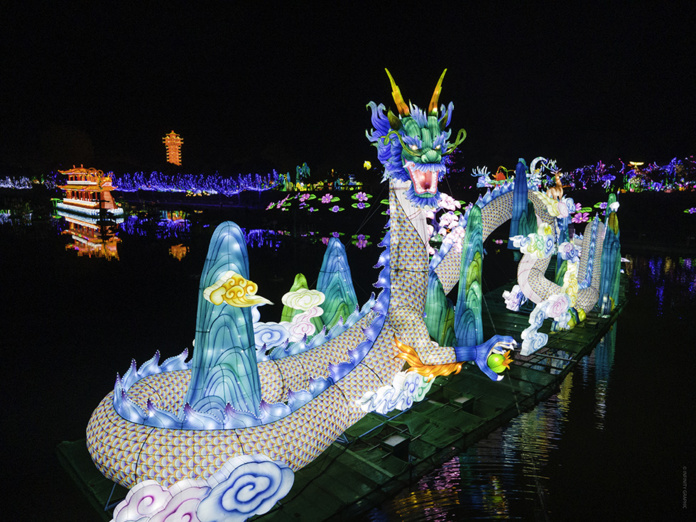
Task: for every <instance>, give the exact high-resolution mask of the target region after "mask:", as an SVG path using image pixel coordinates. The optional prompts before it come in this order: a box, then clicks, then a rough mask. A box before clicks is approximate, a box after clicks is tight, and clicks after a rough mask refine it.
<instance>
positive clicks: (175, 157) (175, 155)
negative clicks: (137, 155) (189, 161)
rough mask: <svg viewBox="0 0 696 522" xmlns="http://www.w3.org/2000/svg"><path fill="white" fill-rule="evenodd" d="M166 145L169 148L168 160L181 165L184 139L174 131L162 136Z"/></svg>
mask: <svg viewBox="0 0 696 522" xmlns="http://www.w3.org/2000/svg"><path fill="white" fill-rule="evenodd" d="M162 142H163V143H164V146H165V147H166V148H167V162H169V163H172V164H173V165H179V166H180V165H181V145H183V143H184V140H183V139H182V138H181V136H179V135H178V134H177V133H176V132H174V131H172V132H170V133H169V134H167V135H166V136H165V137H164V138H162Z"/></svg>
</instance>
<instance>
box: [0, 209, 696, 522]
mask: <svg viewBox="0 0 696 522" xmlns="http://www.w3.org/2000/svg"><path fill="white" fill-rule="evenodd" d="M376 210H377V209H376V207H373V208H372V209H369V210H367V211H363V213H361V214H355V215H352V216H351V218H350V219H348V218H347V216H348V213H345V215H344V216H342V217H341V219H342V220H343V228H341V227H340V225H341V220H336V219H334V217H332V216H327V217H326V219H324V218H316V217H313V218H312V219H313V221H310V222H313V223H314V226H311V227H310V226H309V225H308V224H307V223H306V222H304V221H303V222H298V221H297V220H296V219H293V218H292V215H286V216H281V217H280V218H278V219H277V221H276V222H273V223H269V222H266V223H260V224H259V229H263V228H266V229H267V228H271V229H272V230H273V231H275V232H276V233H262V232H259V233H258V234H256V236H255V237H256V238H257V239H258V241H256V244H257V245H258V246H250V248H249V255H250V261H251V263H250V265H251V279H252V280H254V281H255V282H257V283H258V284H259V292H258V293H259V295H263V296H264V297H267V298H269V299H271V300H272V301H273V302H276V303H279V304H278V305H277V306H275V307H269V308H268V309H262V320H278V317H279V316H280V312H281V310H282V306H281V305H280V297H281V296H282V294H283V293H285V292H286V291H287V290H289V288H290V286H291V285H292V281H293V278H294V275H295V274H296V273H297V272H298V271H301V272H303V273H304V274H305V275H306V276H307V279H308V282H309V283H310V286H312V285H313V283H315V282H316V278H317V276H318V271H319V268H320V266H321V259H322V256H323V252H324V246H323V244H322V242H321V237H327V236H328V235H329V233H330V232H332V231H334V230H343V231H344V235H343V236H341V239H342V241H343V242H344V244H347V245H348V246H347V254H348V259H349V262H350V265H351V270H352V272H353V278H354V280H355V281H356V291H357V293H358V297H359V299H360V302H361V303H362V302H364V300H365V299H366V298H367V297H368V296H369V293H370V292H371V291H372V290H373V288H372V286H371V284H372V282H374V281H375V280H376V278H377V273H378V271H377V270H376V269H374V268H372V266H373V265H374V263H375V262H376V260H377V255H378V252H379V249H378V248H377V246H376V244H377V243H378V242H379V240H380V238H381V234H382V232H383V226H384V223H385V222H386V218H385V217H384V216H382V215H380V214H379V213H378V212H376ZM276 216H278V214H276ZM368 216H371V218H370V219H367V218H368ZM251 218H253V219H254V220H256V219H261V218H258V217H257V216H256V215H255V214H254V215H252V214H250V213H249V212H245V211H241V210H229V211H226V212H217V213H214V212H209V211H204V212H203V213H202V214H190V215H189V224H188V225H187V227H186V228H185V229H181V230H179V231H174V232H172V231H169V232H166V231H163V230H164V229H163V228H162V227H160V228H159V229H158V228H157V226H154V225H152V226H150V228H147V227H142V230H143V232H142V233H137V232H136V231H135V229H131V232H130V233H125V232H123V231H122V232H120V235H121V239H122V241H121V242H120V243H119V244H118V255H119V259H118V260H112V261H107V260H105V259H100V258H94V257H93V258H89V257H79V256H78V255H77V253H76V252H75V251H74V250H70V249H68V250H66V245H67V244H69V243H70V238H69V237H68V236H66V235H61V234H60V230H61V229H62V228H63V227H64V224H63V223H61V222H60V221H47V220H43V221H37V220H35V221H34V222H32V223H31V224H28V225H22V226H19V225H8V224H5V225H2V226H0V299H1V301H2V308H1V309H0V310H1V313H0V346H1V347H2V351H1V352H0V353H1V354H2V381H1V382H2V385H1V388H0V390H1V392H2V399H3V415H2V430H1V435H0V437H1V439H0V440H1V441H2V448H3V449H4V452H3V453H4V455H3V456H4V458H3V480H2V487H3V493H4V495H3V498H4V499H5V504H6V505H5V508H4V509H5V511H6V512H7V513H10V514H11V515H10V516H11V517H14V518H9V520H77V521H81V520H85V521H87V520H98V517H97V515H96V514H95V512H94V511H93V509H92V508H91V507H90V506H89V505H88V503H87V501H86V500H85V498H84V497H83V496H82V494H81V493H80V492H79V491H78V489H77V487H76V486H75V484H74V483H73V482H72V481H71V480H70V479H69V478H68V476H67V474H66V473H65V472H64V471H63V470H62V468H61V467H60V465H59V463H58V460H57V458H56V455H55V448H56V446H57V444H58V443H59V442H60V441H61V440H78V439H81V438H83V437H84V431H85V427H86V425H87V421H88V419H89V416H90V414H91V413H92V410H93V409H94V408H95V407H96V405H97V404H98V403H99V401H100V400H101V399H102V397H103V396H104V395H106V394H107V393H108V392H109V390H110V389H112V387H113V382H114V379H115V376H116V372H119V373H121V374H123V372H125V370H126V369H127V368H128V365H129V364H130V360H131V358H135V359H136V360H137V362H138V364H141V363H142V362H145V361H146V360H147V359H149V358H150V357H152V355H153V354H154V352H155V350H160V351H161V353H162V357H163V358H166V357H169V356H172V355H176V354H178V353H180V352H181V350H182V349H183V348H185V347H189V348H190V346H191V341H192V339H193V336H194V329H195V315H196V306H197V289H198V283H199V278H200V272H201V269H202V267H203V262H204V259H205V254H206V252H207V247H208V239H209V238H210V236H211V235H212V231H213V228H214V225H215V224H216V223H218V222H219V221H221V220H222V219H231V220H234V221H237V222H238V223H239V224H240V225H241V226H243V227H244V225H245V223H248V222H249V221H250V220H251ZM346 223H349V226H348V227H347V226H346ZM247 228H249V227H247ZM278 230H283V231H285V233H284V234H277V231H278ZM158 231H159V237H158ZM357 234H365V235H367V236H369V238H368V239H367V241H368V242H370V243H372V245H370V246H368V247H367V248H359V247H358V246H357V244H356V243H357V240H356V239H354V238H352V236H354V235H357ZM290 235H295V236H298V235H304V236H305V237H300V238H299V239H292V238H291V237H290ZM177 244H183V245H185V246H187V247H188V248H189V250H188V254H187V255H186V256H185V257H183V259H181V260H177V259H175V258H174V257H172V256H171V255H170V253H169V249H170V247H171V246H173V245H177ZM489 250H490V251H489V254H490V255H489V256H488V259H487V260H486V263H485V264H484V275H486V274H487V269H491V267H496V263H498V264H500V265H501V266H502V265H505V266H506V267H507V268H500V269H498V268H495V269H494V270H491V272H496V273H495V274H494V273H489V274H488V275H487V283H488V285H489V286H490V287H491V288H494V287H496V286H497V285H498V284H501V283H503V282H504V281H506V280H507V279H509V278H511V277H512V276H513V275H514V267H512V266H507V261H508V260H507V257H506V255H507V254H506V252H504V251H503V252H501V253H500V254H499V255H498V257H497V258H496V254H494V252H493V251H492V249H491V248H489ZM623 255H624V256H625V257H627V258H629V259H630V260H631V262H630V263H629V264H627V265H626V269H627V271H628V272H629V276H630V279H631V286H630V290H629V299H630V301H629V303H628V305H627V307H626V309H625V311H624V312H623V314H622V315H621V317H620V318H619V320H618V323H617V325H616V326H615V327H614V329H613V330H612V331H611V333H610V334H609V335H608V336H607V337H606V338H605V340H604V342H603V343H602V344H601V345H600V346H599V347H598V348H597V349H596V350H595V351H594V352H593V354H592V355H590V356H588V357H587V358H585V359H584V360H583V361H582V363H581V364H580V365H579V366H578V367H577V368H576V369H575V371H574V372H573V373H572V374H571V375H569V376H568V377H567V378H566V380H565V381H564V382H563V384H562V386H561V388H560V390H559V392H558V393H557V394H555V395H553V396H552V397H551V398H549V399H548V400H547V401H545V402H544V403H542V404H540V405H539V406H538V407H536V408H535V409H534V410H533V411H530V412H526V413H522V415H520V416H519V417H517V418H515V419H514V420H512V421H511V422H510V423H509V424H508V425H507V426H504V427H503V428H500V429H499V430H497V431H495V432H494V433H492V434H491V435H490V436H488V437H487V438H486V439H484V440H482V441H480V442H479V443H478V444H476V445H475V446H474V447H472V448H470V449H469V450H468V451H467V452H466V453H464V454H461V455H459V456H457V457H456V458H454V459H452V460H450V461H449V462H446V463H444V464H443V465H442V467H441V468H439V469H437V470H435V471H433V472H432V473H431V474H429V475H427V476H425V477H422V478H415V479H414V482H413V484H412V486H411V487H410V488H409V489H408V490H407V491H404V492H403V493H402V494H400V495H398V496H396V497H395V498H393V499H391V500H390V501H388V502H385V503H384V504H383V505H382V506H381V507H380V508H379V509H375V510H373V511H372V512H370V513H369V514H368V515H366V518H368V519H371V520H390V521H391V520H465V519H469V518H471V519H475V518H479V519H487V518H513V519H515V518H516V519H529V520H534V519H538V520H547V519H548V520H592V519H595V518H597V519H614V520H626V519H630V518H634V519H636V520H674V519H675V518H677V517H680V516H682V515H686V514H687V512H688V510H683V509H682V499H683V494H684V491H685V488H684V487H683V483H684V473H685V472H686V476H687V482H688V479H690V478H691V477H693V476H694V471H693V470H694V464H695V463H694V435H695V432H694V430H693V424H694V413H693V408H694V406H693V404H694V399H695V398H696V397H695V394H694V359H695V358H696V356H694V353H693V351H694V346H695V343H694V341H693V337H694V333H696V329H695V328H694V320H695V319H696V259H694V258H690V257H678V256H667V255H665V254H659V255H651V254H644V253H643V254H635V255H633V254H632V252H631V251H629V250H625V251H623ZM496 259H497V261H496ZM501 385H503V386H504V385H505V383H504V382H503V383H501ZM689 426H691V427H689ZM689 475H690V476H689ZM689 489H691V491H693V488H692V487H690V486H687V488H686V491H687V494H688V493H691V491H689ZM694 502H696V500H694V499H693V498H690V499H688V506H689V507H690V508H691V506H693V505H694ZM691 512H692V513H693V508H691ZM3 518H4V517H3Z"/></svg>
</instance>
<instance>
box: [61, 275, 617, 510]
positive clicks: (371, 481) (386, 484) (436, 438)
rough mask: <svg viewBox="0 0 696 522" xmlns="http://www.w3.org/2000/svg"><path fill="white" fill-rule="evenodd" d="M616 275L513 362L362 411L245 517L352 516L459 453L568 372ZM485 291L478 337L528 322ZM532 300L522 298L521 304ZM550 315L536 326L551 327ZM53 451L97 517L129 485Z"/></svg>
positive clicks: (602, 327)
mask: <svg viewBox="0 0 696 522" xmlns="http://www.w3.org/2000/svg"><path fill="white" fill-rule="evenodd" d="M626 286H627V278H626V277H625V276H622V281H621V291H620V296H619V304H618V305H617V306H616V308H615V309H614V310H613V311H612V312H611V314H610V315H608V316H606V317H602V316H599V315H598V313H597V312H590V313H588V314H587V318H586V319H585V321H583V322H582V323H580V324H579V325H577V326H576V327H575V328H574V329H572V330H568V331H562V332H556V333H550V335H549V341H548V343H547V345H546V346H545V347H544V348H542V349H541V350H539V351H538V352H536V353H534V354H532V355H530V356H528V357H523V356H521V355H519V353H517V354H515V355H514V362H513V364H512V365H511V369H510V371H508V372H506V373H505V379H504V380H503V381H501V382H493V381H491V380H490V379H489V378H488V377H486V376H485V375H484V374H483V373H482V372H481V371H480V370H479V369H478V368H477V367H476V366H475V365H473V364H466V365H464V366H463V367H462V370H461V372H460V373H459V374H456V375H450V376H447V377H438V378H437V379H436V381H435V383H434V384H433V386H432V388H431V390H430V392H429V393H428V396H427V398H426V399H425V400H423V401H422V402H417V403H414V405H413V407H412V408H411V409H410V410H407V411H404V412H402V411H393V412H390V413H389V414H388V415H379V414H376V413H369V414H367V415H366V416H365V417H364V418H363V419H361V420H360V421H359V422H357V423H356V424H354V425H353V426H351V427H350V428H349V429H348V430H346V431H345V433H344V434H343V435H342V437H341V438H340V439H339V440H337V441H335V442H334V443H333V444H332V445H331V446H330V447H329V448H328V449H327V450H326V451H325V452H324V453H322V454H321V455H320V456H319V457H317V458H316V459H315V460H314V461H312V462H311V463H310V464H309V465H308V466H306V467H304V468H303V469H301V470H300V471H298V472H297V473H296V474H295V481H294V484H293V487H292V489H291V490H290V492H289V493H288V495H287V496H286V497H285V498H283V499H282V501H280V502H279V503H278V504H277V505H276V506H275V507H274V508H273V509H272V510H271V511H270V512H268V513H267V514H265V515H263V516H258V517H254V518H253V519H252V520H259V521H263V522H270V521H273V522H275V521H291V520H292V521H296V520H303V521H321V520H328V519H331V520H351V519H355V518H356V517H358V516H359V515H361V514H364V513H366V512H367V511H368V510H370V509H372V508H374V507H376V506H378V505H380V504H381V503H382V502H384V500H385V499H387V498H389V497H390V496H394V495H395V494H397V493H398V492H399V491H401V490H402V489H404V488H406V487H408V486H409V485H410V484H412V482H413V480H414V479H417V478H420V477H421V476H423V475H425V474H427V473H428V472H430V471H432V470H433V469H435V468H437V467H438V466H440V465H441V464H442V463H443V462H445V461H446V460H448V459H450V458H451V457H453V456H455V455H457V454H459V453H461V452H463V451H464V450H465V449H466V448H467V447H469V446H471V445H473V444H474V443H476V442H477V441H479V440H480V439H482V438H484V437H485V436H487V435H488V434H489V433H490V432H492V431H494V430H495V429H496V428H498V427H499V426H502V425H504V424H506V423H507V422H508V421H509V420H510V419H512V418H514V417H515V416H517V415H519V414H520V413H522V412H524V411H528V410H530V409H531V408H533V407H534V406H535V405H536V404H537V403H539V402H540V401H542V400H544V399H546V398H548V397H549V396H551V395H553V394H554V393H555V392H556V391H557V390H558V389H559V387H560V384H561V382H562V381H563V379H565V377H566V375H568V373H570V372H571V371H572V370H573V368H575V366H576V365H577V363H578V362H579V361H580V359H582V358H583V357H584V356H585V355H587V354H589V353H590V352H591V351H592V350H593V349H594V348H595V346H596V345H597V344H598V343H599V342H600V341H601V340H602V338H603V337H604V336H605V335H606V334H607V333H608V332H609V331H610V329H611V327H612V325H613V324H614V322H615V321H616V319H617V318H618V316H619V314H620V313H621V311H622V310H623V307H624V306H625V303H626ZM511 287H512V283H510V284H509V285H505V286H504V287H501V288H499V289H496V290H494V291H492V292H489V293H488V294H487V295H486V296H485V298H484V300H483V314H482V315H483V327H484V338H486V339H487V338H489V337H491V336H492V335H495V334H501V335H511V336H513V337H515V338H516V339H518V340H519V339H520V334H521V333H522V331H523V330H524V329H525V328H527V327H528V326H529V323H528V317H529V311H531V309H532V308H530V309H529V310H524V311H523V312H519V313H518V312H511V311H509V310H507V309H506V308H505V303H504V301H503V298H502V293H503V290H509V289H510V288H511ZM528 306H529V305H528ZM550 324H551V321H550V320H547V321H545V323H544V326H543V327H542V328H541V329H540V331H541V332H545V333H549V328H550ZM57 452H58V457H59V459H60V461H61V463H62V465H63V467H64V468H65V469H66V471H67V472H68V474H69V475H70V476H71V478H72V479H73V480H74V481H75V482H76V484H77V486H78V487H79V489H80V490H81V491H82V493H83V494H84V495H85V496H86V497H87V499H88V500H89V502H90V503H91V504H92V505H93V506H94V507H95V510H97V511H98V512H99V513H100V514H101V516H102V518H103V520H111V517H112V511H113V508H114V507H115V506H116V505H117V504H118V503H119V502H120V501H121V500H122V499H123V498H125V496H126V493H127V490H126V489H125V488H123V487H121V486H119V485H116V484H114V483H113V482H111V481H110V480H108V479H106V478H105V477H104V476H102V475H101V473H100V472H99V471H98V470H97V468H96V467H95V466H94V464H93V463H92V460H91V459H90V456H89V454H88V452H87V447H86V442H85V440H84V439H83V440H79V441H74V442H62V443H60V444H59V445H58V448H57Z"/></svg>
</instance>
